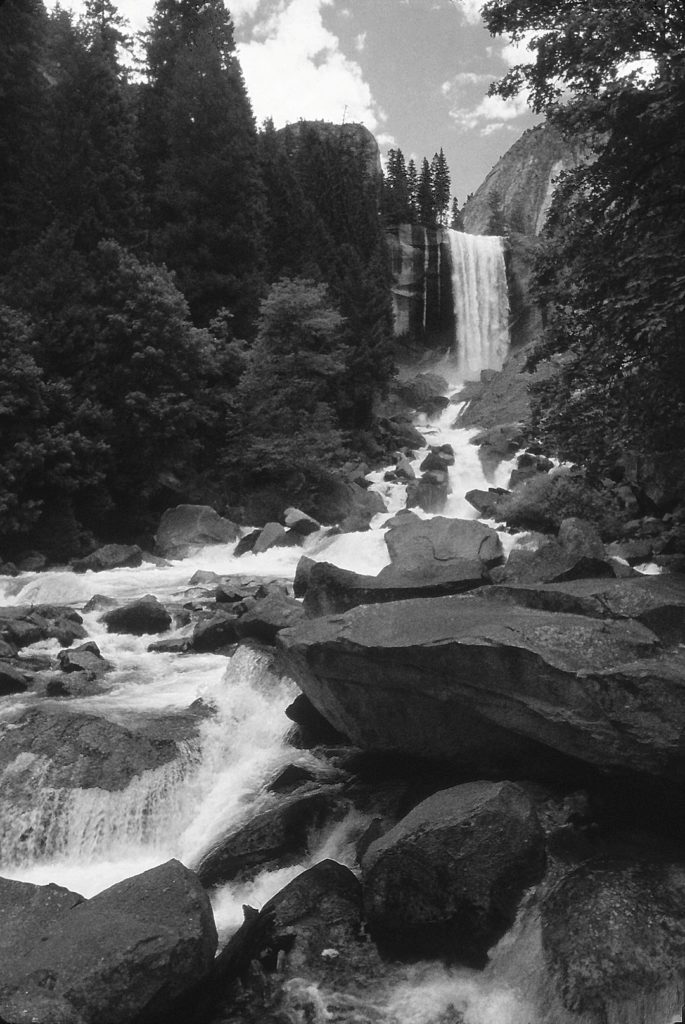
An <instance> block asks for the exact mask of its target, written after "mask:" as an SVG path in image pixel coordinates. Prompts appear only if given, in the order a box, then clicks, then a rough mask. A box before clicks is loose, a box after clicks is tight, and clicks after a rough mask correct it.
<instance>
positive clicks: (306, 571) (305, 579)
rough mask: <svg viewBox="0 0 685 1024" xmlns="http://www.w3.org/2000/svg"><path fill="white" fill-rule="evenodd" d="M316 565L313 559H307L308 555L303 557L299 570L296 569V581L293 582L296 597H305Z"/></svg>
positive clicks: (298, 564) (298, 566)
mask: <svg viewBox="0 0 685 1024" xmlns="http://www.w3.org/2000/svg"><path fill="white" fill-rule="evenodd" d="M315 565H316V562H315V561H314V559H313V558H307V556H306V555H302V557H301V558H300V560H299V562H298V563H297V568H296V569H295V579H294V580H293V593H294V595H295V597H304V595H305V594H306V592H307V587H308V586H309V577H310V575H311V572H312V568H313V567H314V566H315Z"/></svg>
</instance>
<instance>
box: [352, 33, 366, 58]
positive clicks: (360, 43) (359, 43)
mask: <svg viewBox="0 0 685 1024" xmlns="http://www.w3.org/2000/svg"><path fill="white" fill-rule="evenodd" d="M366 35H367V33H366V32H360V33H359V35H358V36H357V37H356V39H355V41H354V48H355V50H356V51H357V53H362V51H363V50H364V48H365V47H366Z"/></svg>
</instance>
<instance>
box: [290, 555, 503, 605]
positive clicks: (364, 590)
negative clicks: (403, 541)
mask: <svg viewBox="0 0 685 1024" xmlns="http://www.w3.org/2000/svg"><path fill="white" fill-rule="evenodd" d="M489 582H490V579H489V576H488V575H487V572H486V570H485V567H484V566H483V564H482V563H481V562H478V561H467V560H466V559H463V560H456V559H455V560H454V561H452V562H449V563H448V564H440V563H438V564H436V565H432V566H425V567H421V568H415V569H411V570H406V571H405V570H402V569H398V568H396V567H395V566H394V565H387V566H385V567H384V568H383V569H381V571H380V572H379V573H378V575H377V576H363V575H361V574H359V573H356V572H351V571H350V570H348V569H340V568H339V567H338V566H337V565H331V564H329V563H328V562H316V563H314V565H313V566H312V568H311V571H310V573H309V583H308V586H307V591H306V593H305V598H304V611H305V612H306V614H307V615H308V616H310V617H315V616H317V615H331V614H333V613H334V612H346V611H348V610H349V609H350V608H356V607H357V605H360V604H382V603H387V602H389V601H403V600H407V599H409V598H412V597H441V596H443V595H446V594H463V593H466V592H467V591H469V590H473V589H475V588H476V587H481V586H483V585H484V584H485V583H489Z"/></svg>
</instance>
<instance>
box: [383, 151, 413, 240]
mask: <svg viewBox="0 0 685 1024" xmlns="http://www.w3.org/2000/svg"><path fill="white" fill-rule="evenodd" d="M383 212H384V214H385V217H386V219H387V221H388V223H389V224H406V223H407V222H409V221H410V219H411V206H410V202H409V181H408V178H407V167H406V164H405V160H404V153H403V152H402V150H401V149H391V150H389V151H388V163H387V169H386V173H385V178H384V188H383Z"/></svg>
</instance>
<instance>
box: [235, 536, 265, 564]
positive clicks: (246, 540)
mask: <svg viewBox="0 0 685 1024" xmlns="http://www.w3.org/2000/svg"><path fill="white" fill-rule="evenodd" d="M261 533H262V531H261V530H250V532H249V533H246V534H245V536H244V537H241V538H240V540H239V541H238V543H237V544H236V546H235V547H234V548H233V555H234V557H235V558H240V556H241V555H246V554H248V552H250V551H253V550H254V546H255V544H256V543H257V541H258V540H259V538H260V536H261Z"/></svg>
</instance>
